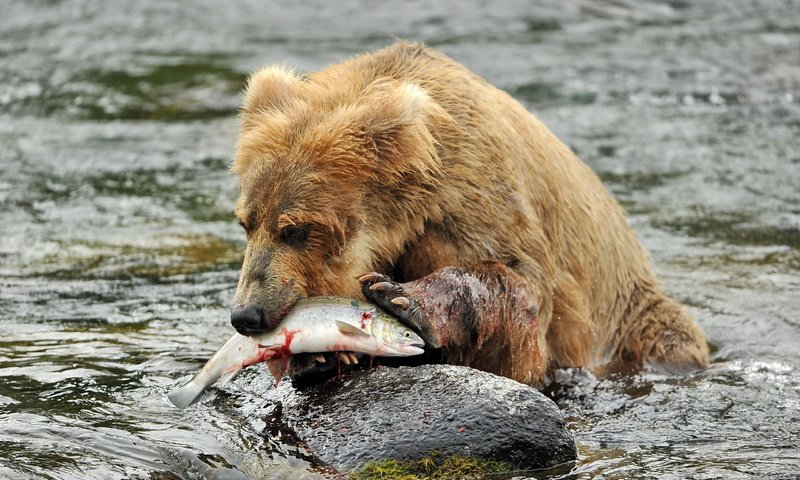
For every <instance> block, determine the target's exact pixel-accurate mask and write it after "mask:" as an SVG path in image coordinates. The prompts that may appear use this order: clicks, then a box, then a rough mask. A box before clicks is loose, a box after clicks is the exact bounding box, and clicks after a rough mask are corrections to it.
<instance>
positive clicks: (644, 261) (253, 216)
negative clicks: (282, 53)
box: [232, 42, 708, 385]
mask: <svg viewBox="0 0 800 480" xmlns="http://www.w3.org/2000/svg"><path fill="white" fill-rule="evenodd" d="M241 115H242V124H241V131H240V136H239V141H238V145H237V151H236V156H235V159H234V162H233V165H232V171H233V172H235V173H236V174H238V176H239V182H240V183H239V185H240V197H239V201H238V204H237V208H236V213H237V216H238V217H239V219H240V222H241V223H242V225H243V227H244V228H245V230H246V235H247V240H248V243H247V249H246V253H245V259H244V264H243V266H242V272H241V276H240V279H239V285H238V288H237V292H236V295H235V298H234V310H236V309H237V308H239V309H241V308H242V307H246V306H255V307H256V308H257V311H258V312H259V314H258V315H260V316H259V317H258V318H260V319H261V320H263V325H264V328H270V327H272V326H274V325H276V324H277V322H278V321H279V320H280V319H281V318H282V316H283V315H285V313H286V312H287V311H288V310H289V309H290V308H291V306H292V305H293V303H294V302H295V301H296V300H297V299H298V298H301V297H304V296H316V295H337V296H343V297H355V298H361V297H367V298H368V299H370V300H372V301H374V302H376V303H378V304H379V305H381V306H382V307H384V308H386V309H387V310H390V311H391V312H392V313H394V314H396V315H398V316H399V317H400V318H401V319H402V320H403V321H405V322H407V323H409V324H411V325H412V326H414V327H415V328H417V329H418V330H419V331H420V332H421V333H422V334H423V337H424V338H425V339H426V341H427V343H428V345H429V347H431V349H432V350H433V351H436V352H437V354H438V355H440V356H441V360H442V361H445V362H447V363H455V364H462V365H467V366H473V367H476V368H479V369H482V370H486V371H489V372H492V373H497V374H500V375H504V376H507V377H510V378H513V379H515V380H518V381H521V382H524V383H528V384H531V385H539V384H540V383H541V382H542V380H543V379H544V378H545V377H546V375H547V373H548V371H549V370H550V369H551V368H555V367H570V366H573V367H577V366H580V367H586V368H591V369H598V370H599V369H601V368H602V366H603V365H606V364H609V363H614V362H626V363H628V362H633V363H638V364H663V365H666V366H669V367H681V368H684V367H685V368H697V367H704V366H706V365H707V364H708V347H707V345H706V341H705V337H704V334H703V332H702V330H701V329H700V328H699V327H698V325H697V324H696V323H695V321H694V320H693V319H692V318H691V317H690V316H689V315H688V313H687V312H686V311H685V309H684V308H683V307H682V306H680V305H679V304H678V303H677V302H675V301H674V300H672V299H671V298H669V297H668V296H666V295H665V294H664V292H663V291H662V289H661V287H660V285H659V284H658V281H657V279H656V277H655V274H654V273H653V270H652V267H651V265H650V261H649V259H648V256H647V253H646V252H645V250H644V248H643V247H642V245H641V243H640V242H639V241H638V239H637V238H636V235H635V233H634V232H633V230H632V229H631V227H630V226H629V225H628V222H627V220H626V218H625V215H624V213H623V211H622V209H621V207H620V206H619V204H618V203H617V202H616V201H615V200H614V199H613V198H612V197H611V195H610V194H609V193H608V192H607V191H606V189H605V188H604V187H603V185H602V184H601V182H600V180H599V178H598V177H597V175H596V174H595V173H594V172H592V171H591V169H590V168H589V167H588V166H586V165H585V164H584V163H583V162H581V161H580V160H579V159H578V158H577V157H576V156H575V155H574V154H573V153H572V152H571V151H570V150H569V148H567V147H566V146H565V145H564V144H563V143H562V142H561V141H559V140H558V139H557V138H556V137H555V135H554V134H553V133H551V132H550V131H549V130H548V129H547V128H546V127H545V126H544V125H543V124H542V123H541V122H539V120H537V119H536V118H535V117H534V116H533V115H532V114H530V113H529V112H528V111H526V110H525V108H524V107H523V106H522V105H520V104H519V103H518V102H517V101H516V100H514V99H513V98H511V97H510V96H509V95H508V94H506V93H505V92H503V91H501V90H499V89H497V88H495V87H493V86H491V85H489V84H488V83H487V82H486V81H484V80H482V79H481V78H479V77H478V76H476V75H475V74H473V73H471V72H470V71H469V70H467V69H466V68H465V67H463V66H461V65H460V64H458V63H456V62H455V61H453V60H452V59H450V58H448V57H447V56H445V55H443V54H441V53H439V52H437V51H435V50H432V49H429V48H427V47H425V46H423V45H420V44H416V43H409V42H398V43H396V44H394V45H392V46H389V47H387V48H384V49H382V50H378V51H376V52H373V53H367V54H363V55H360V56H357V57H355V58H353V59H351V60H348V61H345V62H343V63H340V64H337V65H333V66H329V67H328V68H326V69H325V70H322V71H319V72H314V73H308V74H305V75H299V74H297V73H295V72H293V71H291V70H289V69H286V68H284V67H279V66H270V67H266V68H264V69H261V70H259V71H257V72H255V73H254V74H253V75H252V77H251V78H250V80H249V82H248V86H247V89H246V92H245V98H244V105H243V108H242V112H241ZM365 272H367V274H365ZM356 278H360V279H361V282H359V281H358V280H356ZM250 311H254V310H250ZM234 323H235V322H234Z"/></svg>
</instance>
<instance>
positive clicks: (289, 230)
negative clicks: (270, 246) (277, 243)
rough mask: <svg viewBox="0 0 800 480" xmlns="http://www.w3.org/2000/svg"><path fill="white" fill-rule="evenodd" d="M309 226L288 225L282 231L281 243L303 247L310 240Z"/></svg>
mask: <svg viewBox="0 0 800 480" xmlns="http://www.w3.org/2000/svg"><path fill="white" fill-rule="evenodd" d="M309 229H310V228H309V226H308V225H288V226H286V227H283V229H282V230H281V242H283V243H285V244H286V245H289V246H292V247H298V248H299V247H302V246H304V245H305V243H306V240H308V231H309Z"/></svg>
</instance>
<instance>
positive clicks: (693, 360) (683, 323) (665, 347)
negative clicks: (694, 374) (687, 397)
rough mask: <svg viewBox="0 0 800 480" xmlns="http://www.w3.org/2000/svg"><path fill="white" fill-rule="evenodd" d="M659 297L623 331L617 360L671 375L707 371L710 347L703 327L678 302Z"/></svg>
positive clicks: (629, 321) (618, 343) (630, 319)
mask: <svg viewBox="0 0 800 480" xmlns="http://www.w3.org/2000/svg"><path fill="white" fill-rule="evenodd" d="M658 295H659V297H660V298H656V299H655V300H653V301H652V302H650V303H649V304H648V306H647V307H646V308H644V309H642V310H641V311H640V312H638V315H636V316H635V317H634V318H629V319H628V321H627V322H626V324H625V325H624V326H623V327H622V329H621V331H620V340H619V341H618V342H617V350H616V355H615V357H616V360H622V361H625V362H636V363H640V364H651V365H655V366H658V367H661V368H664V369H666V370H668V371H681V370H687V369H688V370H694V369H699V368H705V367H707V366H708V355H709V353H708V345H707V343H706V338H705V334H704V333H703V331H702V330H701V329H700V326H699V325H697V323H696V322H695V321H694V319H692V317H690V316H689V314H688V313H687V312H686V311H685V310H684V308H683V307H682V306H681V305H679V304H678V303H677V302H675V301H674V300H672V299H670V298H668V297H666V296H664V295H663V294H658Z"/></svg>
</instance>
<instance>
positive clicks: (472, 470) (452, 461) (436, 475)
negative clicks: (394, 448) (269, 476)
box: [350, 451, 513, 480]
mask: <svg viewBox="0 0 800 480" xmlns="http://www.w3.org/2000/svg"><path fill="white" fill-rule="evenodd" d="M512 470H513V469H512V468H511V466H510V465H508V464H507V463H505V462H498V461H493V460H482V459H479V458H475V457H466V456H463V455H451V456H448V457H443V456H441V455H440V454H439V452H436V451H433V452H430V453H429V454H428V456H426V457H423V458H420V459H418V460H409V461H400V460H381V461H376V462H369V463H367V464H366V465H364V466H362V467H361V468H359V469H358V470H356V471H355V472H353V473H352V474H351V475H350V480H429V479H430V480H445V479H470V478H476V479H477V478H484V477H485V476H487V475H491V474H502V473H508V472H510V471H512Z"/></svg>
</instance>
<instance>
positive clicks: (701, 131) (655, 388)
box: [0, 0, 800, 479]
mask: <svg viewBox="0 0 800 480" xmlns="http://www.w3.org/2000/svg"><path fill="white" fill-rule="evenodd" d="M0 10H2V15H0V17H1V18H0V477H2V478H9V479H17V478H26V479H27V478H52V479H63V478H76V479H88V478H97V479H108V478H113V479H117V478H119V479H122V478H131V479H138V478H151V479H173V478H301V477H306V478H315V477H318V476H319V473H318V472H317V471H315V470H314V469H308V468H307V467H308V464H307V462H306V457H305V456H304V455H303V452H300V451H298V450H297V449H296V448H292V447H290V446H288V445H285V444H284V443H283V442H282V440H281V437H280V436H279V435H277V434H276V433H275V432H273V431H271V430H270V429H269V423H268V420H267V419H265V417H264V412H263V411H261V410H259V406H258V395H257V391H255V390H254V389H253V388H248V386H250V385H252V384H253V382H255V384H258V381H257V380H258V378H256V377H258V376H259V375H263V374H264V373H263V372H260V371H259V372H255V371H253V372H247V373H246V374H245V375H243V376H241V377H239V379H237V381H235V382H234V383H233V384H231V386H230V387H227V388H226V390H225V391H224V392H221V393H219V394H218V395H217V398H215V399H213V400H210V401H208V402H206V403H204V404H202V405H200V406H199V407H197V408H191V409H187V410H184V411H179V410H177V409H175V408H172V407H171V406H170V405H169V404H168V403H166V401H165V399H164V392H165V391H166V390H167V389H168V388H170V387H171V386H172V385H173V384H174V383H175V382H176V381H177V380H178V379H181V378H184V377H186V376H187V375H188V374H190V373H192V372H194V371H195V370H196V369H197V368H199V367H200V366H201V365H202V363H203V362H204V361H205V359H207V358H208V357H209V356H210V354H211V353H213V351H214V350H216V348H217V347H218V346H219V345H221V343H222V342H223V340H224V339H226V338H227V337H228V335H229V334H230V333H231V331H232V330H231V327H230V326H229V320H228V319H229V309H228V306H229V302H230V300H231V298H232V295H233V291H234V288H235V285H236V281H237V276H238V268H239V266H240V263H241V259H242V252H243V247H244V239H243V236H242V234H241V232H240V228H239V227H238V225H236V221H235V219H234V217H233V215H232V210H233V204H234V201H235V196H236V184H235V179H234V178H233V176H232V175H231V174H229V173H228V172H227V167H228V165H229V162H230V159H231V157H232V154H233V150H234V145H235V140H236V132H237V119H236V110H237V107H238V104H239V101H240V89H241V87H242V84H243V81H244V79H245V78H246V75H247V73H248V72H250V71H252V70H253V69H255V68H257V67H259V66H262V65H264V64H268V63H273V62H281V63H285V64H288V65H291V66H294V67H296V68H297V69H298V70H300V71H307V70H312V69H318V68H321V67H323V66H324V65H326V64H328V63H331V62H335V61H339V60H341V59H344V58H346V57H349V56H352V55H354V54H357V53H359V52H362V51H367V50H372V49H376V48H379V47H381V46H384V45H386V44H388V43H390V42H391V41H392V39H393V38H394V37H402V38H409V39H415V40H420V41H424V42H426V43H427V44H429V45H431V46H433V47H436V48H439V49H441V50H442V51H444V52H445V53H447V54H449V55H451V56H452V57H454V58H455V59H457V60H458V61H460V62H462V63H464V64H465V65H467V66H468V67H469V68H471V69H472V70H474V71H476V72H477V73H479V74H480V75H482V76H483V77H485V78H486V79H487V80H488V81H489V82H491V83H493V84H495V85H497V86H499V87H501V88H503V89H505V90H507V91H508V92H510V93H511V94H512V95H514V96H515V97H516V98H518V99H519V100H520V101H522V102H523V103H524V104H525V105H526V107H528V108H529V109H530V110H531V111H533V112H534V113H535V114H536V115H537V116H538V117H539V118H541V119H542V120H543V121H544V122H545V123H546V124H547V125H548V126H550V128H551V129H552V130H554V131H555V132H556V134H557V135H558V136H559V137H560V138H562V139H563V140H564V141H565V142H566V143H567V144H568V145H569V146H570V147H572V148H573V149H574V150H575V151H576V152H577V153H578V155H579V156H580V157H581V158H582V159H583V160H584V161H586V162H587V163H588V164H590V165H591V166H592V168H594V169H595V170H596V171H597V172H598V173H599V174H600V176H601V178H602V180H603V181H604V183H605V184H606V186H607V187H608V188H609V189H610V190H611V191H612V192H613V194H614V195H615V196H616V198H618V199H619V200H620V201H621V202H622V204H623V205H624V207H625V208H626V210H627V212H628V213H629V216H630V222H631V223H632V225H633V226H634V228H635V229H636V230H637V232H638V234H639V235H640V238H641V239H642V241H643V242H644V244H645V245H646V247H647V248H648V249H649V251H650V253H651V255H652V258H653V260H654V263H655V266H656V269H657V271H658V273H659V275H660V277H661V279H662V281H663V283H664V285H665V287H666V289H667V291H669V292H670V293H671V294H672V295H674V296H675V297H676V298H678V299H679V300H681V301H682V302H684V303H685V304H687V305H688V306H689V308H690V309H691V311H692V313H693V314H694V315H695V316H696V318H697V319H698V321H699V323H700V325H701V326H702V327H703V329H704V330H705V331H706V332H707V335H708V338H709V341H710V343H711V344H712V350H713V355H712V360H713V366H712V367H711V368H710V369H709V370H708V371H706V372H702V373H700V374H697V375H693V376H689V377H685V376H669V375H665V374H657V373H654V372H639V373H636V372H632V373H627V374H618V375H615V376H614V377H611V378H602V379H598V378H595V377H592V376H591V375H589V374H587V373H585V372H580V371H561V372H559V374H558V376H557V380H558V384H557V385H555V386H553V387H552V388H551V390H550V392H549V393H550V395H552V396H553V398H554V399H555V400H556V401H557V402H558V404H559V405H560V407H561V408H562V410H563V411H564V413H565V415H566V416H567V419H568V423H569V427H570V429H571V430H572V431H573V432H574V434H575V437H576V441H577V444H578V449H579V453H580V457H579V460H578V463H577V465H576V466H575V468H574V469H573V470H572V471H571V472H569V473H565V472H563V471H560V472H542V473H540V474H537V478H550V479H554V478H565V479H566V478H569V479H584V478H704V479H706V478H707V479H710V478H754V477H755V478H797V476H798V475H800V473H799V472H800V357H798V351H800V314H798V311H799V310H800V3H798V2H797V1H792V0H788V1H782V0H780V1H779V0H774V1H769V0H726V1H722V0H713V1H705V2H689V1H684V0H670V1H644V0H640V1H639V0H601V1H589V0H577V1H575V2H561V1H558V0H544V1H541V2H523V1H511V2H504V3H502V5H498V4H497V3H492V2H484V1H478V0H471V1H463V2H456V1H440V2H429V3H426V2H416V1H415V2H401V1H389V2H380V3H374V2H366V1H355V0H345V1H341V2H323V1H314V2H295V1H280V2H262V1H256V0H233V1H228V2H220V1H211V0H200V1H195V2H165V1H158V0H140V1H136V2H125V1H121V0H120V1H101V0H68V1H55V0H51V1H47V0H19V1H16V0H4V1H2V2H0ZM234 407H235V408H234Z"/></svg>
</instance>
